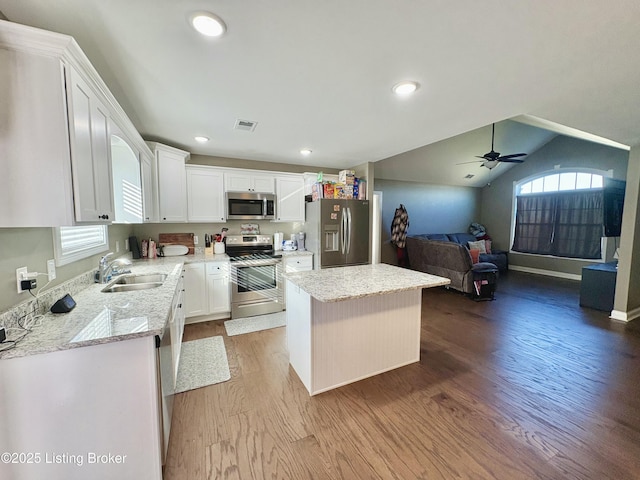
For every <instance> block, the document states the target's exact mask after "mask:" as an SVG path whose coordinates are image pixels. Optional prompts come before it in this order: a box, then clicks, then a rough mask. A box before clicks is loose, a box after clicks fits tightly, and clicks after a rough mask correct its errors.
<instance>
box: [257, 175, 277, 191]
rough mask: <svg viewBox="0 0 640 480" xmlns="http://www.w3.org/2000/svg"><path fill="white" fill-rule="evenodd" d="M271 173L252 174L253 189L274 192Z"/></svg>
mask: <svg viewBox="0 0 640 480" xmlns="http://www.w3.org/2000/svg"><path fill="white" fill-rule="evenodd" d="M273 178H274V177H273V175H268V174H267V175H254V176H253V191H254V192H260V193H274V191H275V190H274V183H273Z"/></svg>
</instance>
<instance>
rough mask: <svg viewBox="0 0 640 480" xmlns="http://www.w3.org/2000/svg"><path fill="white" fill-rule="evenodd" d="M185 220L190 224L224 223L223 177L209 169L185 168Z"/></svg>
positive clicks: (220, 173)
mask: <svg viewBox="0 0 640 480" xmlns="http://www.w3.org/2000/svg"><path fill="white" fill-rule="evenodd" d="M186 172H187V212H188V214H187V218H188V220H189V221H190V222H201V223H202V222H216V223H220V222H225V221H226V220H225V214H224V181H223V179H224V175H223V173H222V171H220V170H217V169H213V168H209V167H196V166H187V167H186Z"/></svg>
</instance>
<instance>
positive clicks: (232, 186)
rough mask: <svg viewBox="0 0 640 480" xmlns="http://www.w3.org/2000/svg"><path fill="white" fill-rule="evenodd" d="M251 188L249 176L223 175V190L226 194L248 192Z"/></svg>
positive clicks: (237, 174) (240, 174)
mask: <svg viewBox="0 0 640 480" xmlns="http://www.w3.org/2000/svg"><path fill="white" fill-rule="evenodd" d="M252 187H253V185H252V183H251V175H249V174H245V173H225V175H224V189H225V191H227V192H250V191H251V188H252Z"/></svg>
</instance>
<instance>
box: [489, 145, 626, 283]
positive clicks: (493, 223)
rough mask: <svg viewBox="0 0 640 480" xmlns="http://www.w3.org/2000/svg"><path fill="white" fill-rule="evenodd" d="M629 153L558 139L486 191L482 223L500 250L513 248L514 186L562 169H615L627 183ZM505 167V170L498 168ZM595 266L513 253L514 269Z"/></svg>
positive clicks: (566, 270)
mask: <svg viewBox="0 0 640 480" xmlns="http://www.w3.org/2000/svg"><path fill="white" fill-rule="evenodd" d="M628 159H629V152H627V151H624V150H619V149H615V148H612V147H607V146H604V145H600V144H596V143H591V142H586V141H584V140H579V139H576V138H571V137H565V136H558V137H556V138H554V139H553V140H551V141H550V142H549V143H547V144H546V145H545V146H544V147H542V148H541V149H540V150H538V151H537V152H535V153H533V154H531V155H529V156H528V157H526V159H525V162H524V163H522V164H518V165H516V166H514V167H513V168H511V169H510V170H508V171H507V172H506V173H504V174H503V175H501V176H500V177H498V178H497V179H496V180H495V181H493V182H492V183H491V185H488V186H486V187H484V188H483V189H482V196H481V212H480V218H481V223H483V224H484V225H485V226H486V227H487V232H489V233H490V235H491V237H492V238H493V241H494V245H495V247H496V248H498V249H502V250H509V248H510V247H511V245H510V239H511V218H512V215H513V212H512V208H513V207H512V206H513V188H514V183H517V182H519V181H521V180H522V179H524V178H527V177H529V176H531V175H534V174H538V173H541V172H545V171H550V170H553V169H554V166H555V165H560V167H561V168H593V169H599V170H605V171H608V170H613V178H617V179H621V180H624V179H626V175H627V164H628ZM497 168H501V167H497ZM590 263H593V262H592V261H589V262H583V261H580V260H568V259H558V258H552V257H541V256H534V255H525V254H518V253H510V254H509V264H510V266H520V267H525V268H532V269H540V270H548V271H554V272H561V273H568V274H572V275H580V274H581V269H582V267H583V266H585V265H587V264H590Z"/></svg>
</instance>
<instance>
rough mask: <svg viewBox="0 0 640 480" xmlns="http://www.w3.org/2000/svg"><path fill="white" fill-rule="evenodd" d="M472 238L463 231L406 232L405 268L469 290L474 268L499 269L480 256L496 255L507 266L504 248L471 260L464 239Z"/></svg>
mask: <svg viewBox="0 0 640 480" xmlns="http://www.w3.org/2000/svg"><path fill="white" fill-rule="evenodd" d="M453 239H455V240H453ZM456 240H457V241H456ZM475 240H476V238H475V237H474V236H473V235H469V234H466V233H459V234H451V237H449V234H440V235H410V236H408V237H407V256H408V260H409V268H410V269H412V270H418V271H420V272H425V273H430V274H432V275H438V276H440V277H445V278H448V279H449V280H451V284H450V285H449V287H450V288H453V289H455V290H458V291H460V292H463V293H468V294H472V293H473V292H474V285H473V280H474V278H473V276H474V272H479V271H486V270H496V269H499V266H498V265H497V264H494V263H493V262H487V261H483V260H486V259H488V258H496V259H497V260H498V261H499V262H500V263H501V264H503V266H504V268H505V269H506V268H507V264H506V261H507V260H506V253H504V252H500V253H498V254H484V255H483V256H482V257H481V258H480V262H478V263H475V264H474V263H473V260H472V258H471V253H470V252H469V249H468V248H467V247H466V241H475ZM463 242H465V243H463ZM492 255H495V256H494V257H492Z"/></svg>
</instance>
